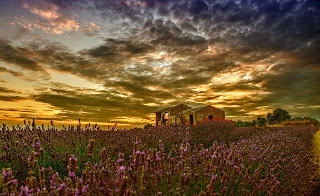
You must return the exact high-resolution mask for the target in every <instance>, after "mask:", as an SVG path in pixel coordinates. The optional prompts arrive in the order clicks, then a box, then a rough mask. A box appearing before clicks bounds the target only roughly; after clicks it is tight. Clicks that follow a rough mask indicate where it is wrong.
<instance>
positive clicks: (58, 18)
mask: <svg viewBox="0 0 320 196" xmlns="http://www.w3.org/2000/svg"><path fill="white" fill-rule="evenodd" d="M319 10H320V1H319V0H174V1H173V0H171V1H170V0H68V1H66V0H28V1H27V0H0V122H1V123H6V124H8V125H15V124H21V123H22V122H23V120H25V119H27V120H30V119H32V118H35V119H36V121H38V122H39V123H44V124H48V123H49V122H50V120H53V122H55V123H57V124H75V123H77V122H78V119H79V118H80V119H81V121H82V122H83V123H89V122H90V123H98V125H101V126H107V125H113V124H115V123H118V126H120V127H135V126H142V125H145V124H147V123H154V118H155V114H154V112H155V111H157V110H158V109H161V108H163V107H167V106H172V105H176V104H179V103H185V104H187V105H189V106H192V107H196V106H202V105H212V106H214V107H217V108H219V109H222V110H224V111H225V112H226V117H227V118H228V119H233V120H253V119H255V118H257V117H259V116H266V114H267V113H268V112H272V111H273V110H274V109H276V108H284V109H286V110H287V111H288V112H289V113H290V114H291V116H297V117H298V116H299V117H301V116H311V117H316V118H319V117H320V12H319Z"/></svg>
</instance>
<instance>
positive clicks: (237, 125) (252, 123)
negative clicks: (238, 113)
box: [234, 120, 257, 127]
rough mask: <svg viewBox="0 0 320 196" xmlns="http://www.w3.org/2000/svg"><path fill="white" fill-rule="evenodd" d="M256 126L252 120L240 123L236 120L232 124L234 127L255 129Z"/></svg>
mask: <svg viewBox="0 0 320 196" xmlns="http://www.w3.org/2000/svg"><path fill="white" fill-rule="evenodd" d="M256 125H257V121H255V120H253V121H252V122H250V121H241V120H237V121H235V122H234V126H235V127H255V126H256Z"/></svg>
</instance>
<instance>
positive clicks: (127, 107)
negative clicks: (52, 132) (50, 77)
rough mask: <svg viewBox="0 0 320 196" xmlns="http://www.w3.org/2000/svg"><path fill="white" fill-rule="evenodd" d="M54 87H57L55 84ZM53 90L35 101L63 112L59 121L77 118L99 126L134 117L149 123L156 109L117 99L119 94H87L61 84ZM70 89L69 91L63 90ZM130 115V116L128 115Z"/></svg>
mask: <svg viewBox="0 0 320 196" xmlns="http://www.w3.org/2000/svg"><path fill="white" fill-rule="evenodd" d="M53 85H54V86H56V85H58V84H53ZM54 86H52V88H50V89H49V90H48V89H46V91H45V92H43V93H39V94H37V95H34V97H33V99H34V100H36V101H40V102H44V103H48V104H50V105H52V106H55V107H57V108H59V110H61V111H62V112H61V113H60V114H59V115H58V117H57V118H58V119H60V118H61V119H65V118H67V119H73V120H77V119H78V118H82V119H89V120H90V121H97V122H113V121H112V119H113V118H115V117H120V116H129V117H130V116H135V117H140V118H144V119H147V118H148V114H149V113H152V112H154V111H155V110H156V108H155V107H151V106H145V105H143V102H142V101H139V100H136V99H135V98H134V97H132V98H124V97H121V96H118V93H120V92H119V91H94V90H90V91H91V92H92V91H94V92H95V93H91V94H89V93H85V92H81V91H79V89H77V88H74V89H72V88H71V87H68V86H65V85H63V84H60V85H58V86H60V88H56V87H54ZM61 88H67V89H68V90H61ZM129 112H130V113H129Z"/></svg>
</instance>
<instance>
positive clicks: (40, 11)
mask: <svg viewBox="0 0 320 196" xmlns="http://www.w3.org/2000/svg"><path fill="white" fill-rule="evenodd" d="M22 7H23V8H24V9H27V10H29V11H30V12H31V13H33V14H35V15H37V16H40V18H41V19H42V20H40V21H39V20H37V21H35V22H34V21H27V20H25V19H23V18H22V19H20V20H19V21H18V22H16V24H19V25H21V26H23V27H28V29H29V30H33V29H42V30H43V31H45V32H47V33H51V34H57V35H60V34H63V33H65V32H70V31H78V29H79V28H80V24H79V22H77V21H75V20H73V19H70V18H67V17H66V16H64V15H63V14H61V13H59V8H58V7H57V6H55V5H53V4H51V3H42V4H41V5H40V6H39V7H34V6H32V5H29V4H27V3H24V4H23V5H22ZM92 24H94V23H92ZM91 26H92V25H91Z"/></svg>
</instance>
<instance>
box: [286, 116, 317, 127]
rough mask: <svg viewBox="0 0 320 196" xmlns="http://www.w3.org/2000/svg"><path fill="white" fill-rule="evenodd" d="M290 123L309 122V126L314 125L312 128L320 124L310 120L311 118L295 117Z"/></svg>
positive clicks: (315, 120)
mask: <svg viewBox="0 0 320 196" xmlns="http://www.w3.org/2000/svg"><path fill="white" fill-rule="evenodd" d="M292 121H309V122H310V124H312V125H314V126H319V125H320V123H319V121H318V120H317V119H315V118H311V117H295V118H293V119H292Z"/></svg>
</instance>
